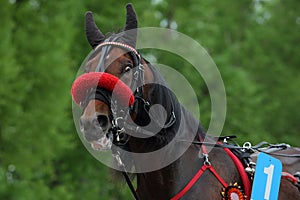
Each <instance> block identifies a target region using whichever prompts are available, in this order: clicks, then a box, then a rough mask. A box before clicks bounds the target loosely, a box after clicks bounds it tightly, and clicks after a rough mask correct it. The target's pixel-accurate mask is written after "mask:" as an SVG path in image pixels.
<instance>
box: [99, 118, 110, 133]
mask: <svg viewBox="0 0 300 200" xmlns="http://www.w3.org/2000/svg"><path fill="white" fill-rule="evenodd" d="M97 120H98V123H99V126H100V127H101V128H102V130H103V131H104V130H106V129H107V127H108V117H107V116H106V115H98V116H97Z"/></svg>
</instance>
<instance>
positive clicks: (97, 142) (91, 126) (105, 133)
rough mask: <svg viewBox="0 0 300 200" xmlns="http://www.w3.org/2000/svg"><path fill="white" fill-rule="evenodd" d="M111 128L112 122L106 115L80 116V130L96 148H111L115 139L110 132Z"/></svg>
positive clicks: (99, 149)
mask: <svg viewBox="0 0 300 200" xmlns="http://www.w3.org/2000/svg"><path fill="white" fill-rule="evenodd" d="M110 128H111V124H110V123H109V121H108V118H107V117H106V116H104V115H103V116H102V115H99V116H97V117H95V118H85V117H81V118H80V131H81V132H82V134H83V136H84V139H85V140H86V141H87V142H88V143H90V144H91V147H92V148H93V149H95V150H98V151H106V150H110V149H111V146H112V141H113V139H112V136H111V134H110V133H109V129H110Z"/></svg>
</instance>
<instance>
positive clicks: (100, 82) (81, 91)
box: [71, 72, 134, 106]
mask: <svg viewBox="0 0 300 200" xmlns="http://www.w3.org/2000/svg"><path fill="white" fill-rule="evenodd" d="M96 87H100V88H104V89H106V90H108V91H111V92H112V93H113V95H114V96H116V97H117V99H118V102H119V103H120V104H121V106H132V104H133V103H134V95H133V93H132V91H131V89H130V88H129V87H128V86H127V85H126V84H125V83H124V82H123V81H121V80H120V79H119V78H117V77H116V76H114V75H111V74H108V73H105V72H90V73H85V74H82V75H81V76H79V77H78V78H77V79H76V80H75V81H74V83H73V85H72V90H71V93H72V98H73V100H74V101H75V102H76V103H77V104H78V105H79V104H80V102H84V100H85V98H86V95H87V91H90V89H91V88H96Z"/></svg>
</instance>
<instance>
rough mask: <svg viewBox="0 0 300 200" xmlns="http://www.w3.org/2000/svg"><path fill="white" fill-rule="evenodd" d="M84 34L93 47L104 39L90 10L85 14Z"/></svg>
mask: <svg viewBox="0 0 300 200" xmlns="http://www.w3.org/2000/svg"><path fill="white" fill-rule="evenodd" d="M85 35H86V37H87V39H88V41H89V43H90V45H91V46H92V48H93V49H94V48H96V47H97V46H98V45H99V44H100V43H102V42H103V41H104V39H105V36H104V35H103V34H102V32H101V31H100V30H99V29H98V27H97V25H96V23H95V20H94V17H93V14H92V12H90V11H88V12H86V14H85Z"/></svg>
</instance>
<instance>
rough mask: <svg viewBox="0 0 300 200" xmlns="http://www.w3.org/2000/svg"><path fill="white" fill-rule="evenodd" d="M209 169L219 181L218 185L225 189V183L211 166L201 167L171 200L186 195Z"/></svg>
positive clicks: (176, 199)
mask: <svg viewBox="0 0 300 200" xmlns="http://www.w3.org/2000/svg"><path fill="white" fill-rule="evenodd" d="M207 169H209V170H210V171H211V172H212V173H213V174H214V175H215V176H216V178H217V179H218V180H219V181H220V183H221V184H222V185H223V186H224V187H227V184H226V182H225V181H224V180H223V179H222V178H221V177H220V176H219V175H218V174H217V172H216V171H215V169H214V168H213V167H212V166H211V165H203V166H202V167H201V168H200V170H199V171H198V172H197V173H196V174H195V176H194V177H193V178H192V179H191V180H190V182H189V183H188V184H187V185H186V186H185V187H184V188H183V189H182V190H181V191H180V192H179V193H178V194H176V195H175V196H174V197H173V198H171V200H178V199H180V198H181V197H182V196H183V195H185V193H187V192H188V191H189V190H190V189H191V188H192V187H193V185H194V184H195V183H196V182H197V180H198V179H199V178H200V177H201V175H202V174H203V172H205V170H207Z"/></svg>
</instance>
